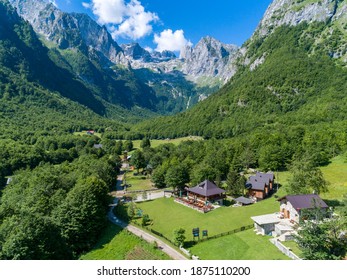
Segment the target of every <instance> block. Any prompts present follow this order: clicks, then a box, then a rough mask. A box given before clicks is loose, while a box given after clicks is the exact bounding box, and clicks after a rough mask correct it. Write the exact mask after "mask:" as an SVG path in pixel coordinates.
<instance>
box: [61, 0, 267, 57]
mask: <svg viewBox="0 0 347 280" xmlns="http://www.w3.org/2000/svg"><path fill="white" fill-rule="evenodd" d="M55 2H56V4H57V5H58V7H59V8H60V9H62V10H63V11H68V12H83V13H88V14H89V15H90V16H91V17H93V18H94V19H95V20H97V21H98V22H99V23H100V24H102V25H103V24H104V25H106V26H107V27H108V29H109V30H110V32H111V33H112V35H113V36H114V38H115V40H116V41H117V42H118V43H120V44H121V43H127V42H139V43H140V44H141V45H142V46H143V47H148V48H150V49H157V50H159V51H161V50H163V49H171V50H172V51H178V50H179V48H180V47H181V46H182V45H184V44H187V43H188V44H193V45H195V44H196V43H197V42H198V41H199V40H200V39H201V38H202V37H204V36H207V35H209V36H212V37H214V38H216V39H218V40H220V41H222V42H224V43H228V44H236V45H239V46H241V45H242V44H243V43H244V42H245V41H246V40H247V39H248V38H249V37H250V36H251V35H252V33H253V32H254V30H255V28H256V27H257V25H258V23H259V21H260V20H261V18H262V16H263V14H264V13H265V11H266V8H267V7H268V6H269V4H270V3H271V2H272V0H212V1H207V0H200V1H199V0H175V1H167V0H166V1H164V0H55Z"/></svg>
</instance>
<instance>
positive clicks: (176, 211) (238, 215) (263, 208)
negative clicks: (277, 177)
mask: <svg viewBox="0 0 347 280" xmlns="http://www.w3.org/2000/svg"><path fill="white" fill-rule="evenodd" d="M137 205H138V207H139V208H141V209H142V210H143V211H144V214H148V215H149V217H150V219H151V220H152V221H153V222H152V225H151V228H152V229H154V230H156V231H159V232H160V233H162V234H164V235H165V236H166V237H167V238H169V239H171V240H172V239H173V232H174V230H176V229H178V228H183V229H185V230H186V237H187V241H189V240H192V239H193V237H192V229H193V228H196V227H199V228H200V229H201V230H208V233H209V236H213V235H216V234H219V233H223V232H227V231H231V230H234V229H238V228H240V227H242V226H246V225H252V224H253V221H252V220H251V218H250V217H252V216H257V215H263V214H269V213H274V212H278V211H279V203H278V202H277V201H276V200H275V198H269V199H267V200H264V201H262V202H258V203H256V204H254V205H251V206H246V207H220V208H218V209H216V210H213V211H211V212H209V213H206V214H204V213H200V212H198V211H196V210H193V209H191V208H188V207H186V206H184V205H181V204H178V203H176V202H174V200H173V199H172V198H162V199H157V200H154V201H150V202H143V203H138V204H137Z"/></svg>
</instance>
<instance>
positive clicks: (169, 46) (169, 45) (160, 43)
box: [154, 29, 192, 52]
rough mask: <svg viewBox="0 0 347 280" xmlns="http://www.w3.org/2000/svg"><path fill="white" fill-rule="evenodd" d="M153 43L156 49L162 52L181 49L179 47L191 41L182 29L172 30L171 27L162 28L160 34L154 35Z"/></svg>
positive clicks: (189, 43)
mask: <svg viewBox="0 0 347 280" xmlns="http://www.w3.org/2000/svg"><path fill="white" fill-rule="evenodd" d="M154 43H156V44H157V48H156V49H155V50H156V51H159V52H162V51H165V50H168V51H173V52H174V51H181V49H182V48H183V47H184V46H186V45H191V44H192V43H191V42H190V41H188V40H187V39H186V38H185V37H184V31H183V30H176V31H175V32H172V30H171V29H167V30H164V31H163V32H161V33H160V35H158V34H155V35H154Z"/></svg>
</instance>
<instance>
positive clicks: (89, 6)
mask: <svg viewBox="0 0 347 280" xmlns="http://www.w3.org/2000/svg"><path fill="white" fill-rule="evenodd" d="M82 6H83V7H84V8H86V9H90V8H91V5H90V3H86V2H82Z"/></svg>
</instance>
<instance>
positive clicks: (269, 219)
mask: <svg viewBox="0 0 347 280" xmlns="http://www.w3.org/2000/svg"><path fill="white" fill-rule="evenodd" d="M251 219H252V220H253V221H254V227H255V229H256V230H257V232H258V233H260V234H262V235H269V234H271V233H272V232H273V231H275V225H276V224H278V223H279V222H280V221H281V219H280V218H279V217H278V215H277V214H276V213H275V214H268V215H262V216H256V217H251Z"/></svg>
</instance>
